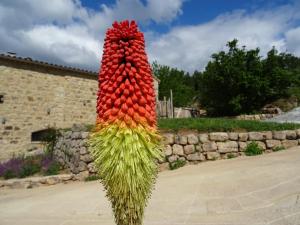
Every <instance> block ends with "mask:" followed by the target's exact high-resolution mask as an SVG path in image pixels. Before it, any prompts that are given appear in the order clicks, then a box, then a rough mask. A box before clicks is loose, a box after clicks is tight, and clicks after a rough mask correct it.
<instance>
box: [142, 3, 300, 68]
mask: <svg viewBox="0 0 300 225" xmlns="http://www.w3.org/2000/svg"><path fill="white" fill-rule="evenodd" d="M298 16H299V14H298V11H297V9H295V8H294V7H293V6H289V5H287V6H284V7H280V8H277V9H274V10H272V11H257V12H255V13H253V14H247V13H246V12H244V11H235V12H232V13H227V14H224V15H221V16H219V17H217V18H215V19H214V20H212V21H210V22H208V23H204V24H200V25H195V26H182V27H175V28H173V29H172V30H171V31H170V32H169V33H167V34H164V35H162V36H159V35H158V36H156V37H153V35H152V37H150V38H148V40H149V41H148V43H149V44H148V52H149V54H150V58H151V59H152V60H157V61H158V62H159V63H163V64H167V65H170V66H173V67H178V68H181V69H185V70H188V71H193V70H195V69H198V70H202V69H204V67H205V66H206V64H207V62H208V61H209V59H210V56H211V55H212V54H213V53H215V52H217V51H220V50H224V49H225V45H226V43H227V42H228V41H229V40H233V39H234V38H237V39H238V40H239V44H240V46H243V45H246V46H247V48H256V47H259V48H260V49H261V53H262V54H263V55H265V54H266V52H267V51H269V50H270V49H271V48H272V46H275V47H276V48H277V49H279V50H280V51H285V50H286V48H287V47H288V45H291V47H289V48H288V49H289V50H290V51H292V52H293V53H296V54H299V55H300V48H297V49H296V48H295V46H296V44H297V43H298V46H299V44H300V38H299V37H300V35H299V34H300V30H299V29H298V30H291V31H289V29H291V26H292V22H293V21H294V20H296V19H297V18H298ZM285 32H288V33H287V39H286V38H285V36H284V34H285Z"/></svg>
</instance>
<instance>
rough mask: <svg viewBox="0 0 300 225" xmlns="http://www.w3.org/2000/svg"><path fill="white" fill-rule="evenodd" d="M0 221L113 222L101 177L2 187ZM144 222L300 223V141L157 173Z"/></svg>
mask: <svg viewBox="0 0 300 225" xmlns="http://www.w3.org/2000/svg"><path fill="white" fill-rule="evenodd" d="M0 224H1V225H17V224H18V225H19V224H22V225H96V224H98V225H113V224H114V222H113V217H112V213H111V209H110V206H109V203H108V201H107V200H106V199H105V194H104V192H103V190H102V187H101V185H100V184H99V182H97V181H94V182H87V183H84V182H76V183H70V184H60V185H55V186H49V187H39V188H34V189H19V190H0ZM144 224H146V225H147V224H148V225H150V224H151V225H152V224H153V225H156V224H157V225H181V224H186V225H300V147H296V148H293V149H289V150H286V151H281V152H276V153H271V154H266V155H262V156H255V157H242V158H237V159H230V160H220V161H213V162H207V163H203V164H198V165H191V166H186V167H183V168H180V169H178V170H175V171H165V172H162V173H160V174H159V179H158V182H157V184H156V189H155V191H154V192H153V196H152V198H151V200H150V202H149V206H148V207H147V209H146V213H145V223H144Z"/></svg>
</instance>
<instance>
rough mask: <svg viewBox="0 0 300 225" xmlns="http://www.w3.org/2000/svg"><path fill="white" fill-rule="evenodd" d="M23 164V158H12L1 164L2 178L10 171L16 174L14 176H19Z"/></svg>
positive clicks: (0, 173)
mask: <svg viewBox="0 0 300 225" xmlns="http://www.w3.org/2000/svg"><path fill="white" fill-rule="evenodd" d="M23 164H24V162H23V160H22V159H21V158H12V159H10V160H8V161H6V162H4V163H0V176H4V175H5V174H6V173H7V172H8V171H9V172H10V173H12V174H14V176H18V174H20V172H21V170H22V167H23Z"/></svg>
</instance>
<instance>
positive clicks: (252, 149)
mask: <svg viewBox="0 0 300 225" xmlns="http://www.w3.org/2000/svg"><path fill="white" fill-rule="evenodd" d="M262 153H263V150H262V148H261V147H259V146H258V144H257V143H256V142H254V141H252V142H251V143H249V144H248V145H247V147H246V150H245V154H246V155H247V156H253V155H261V154H262Z"/></svg>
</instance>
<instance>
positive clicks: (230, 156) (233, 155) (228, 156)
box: [227, 153, 237, 159]
mask: <svg viewBox="0 0 300 225" xmlns="http://www.w3.org/2000/svg"><path fill="white" fill-rule="evenodd" d="M236 157H237V156H236V155H235V154H233V153H229V154H228V155H227V158H228V159H233V158H236Z"/></svg>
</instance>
